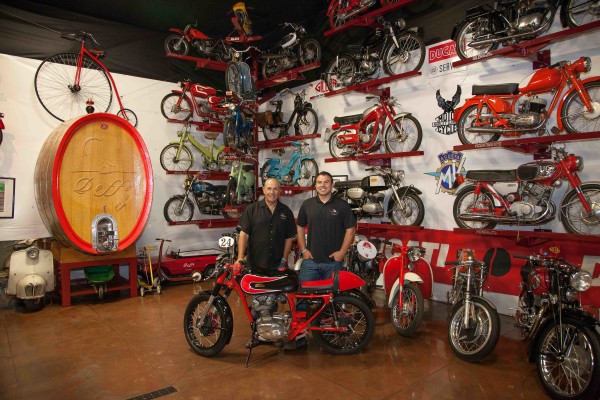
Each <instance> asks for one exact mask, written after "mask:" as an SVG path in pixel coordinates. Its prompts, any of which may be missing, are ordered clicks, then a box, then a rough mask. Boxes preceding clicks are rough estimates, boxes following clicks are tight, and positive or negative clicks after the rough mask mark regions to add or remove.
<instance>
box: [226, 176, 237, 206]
mask: <svg viewBox="0 0 600 400" xmlns="http://www.w3.org/2000/svg"><path fill="white" fill-rule="evenodd" d="M236 189H237V180H236V179H235V178H229V182H227V191H226V192H225V193H226V194H225V205H228V206H233V205H237V204H238V201H237V194H236Z"/></svg>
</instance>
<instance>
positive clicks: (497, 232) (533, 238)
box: [454, 228, 599, 247]
mask: <svg viewBox="0 0 600 400" xmlns="http://www.w3.org/2000/svg"><path fill="white" fill-rule="evenodd" d="M454 233H460V234H465V235H479V236H495V237H504V238H514V239H515V242H516V243H517V244H519V245H521V246H526V247H532V246H537V245H540V244H543V243H546V242H550V241H553V240H555V241H562V240H564V241H577V242H588V243H593V242H596V243H597V242H598V240H599V239H598V236H594V235H576V234H573V233H555V232H551V231H549V230H541V231H516V230H501V229H465V228H454Z"/></svg>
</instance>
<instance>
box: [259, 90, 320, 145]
mask: <svg viewBox="0 0 600 400" xmlns="http://www.w3.org/2000/svg"><path fill="white" fill-rule="evenodd" d="M284 94H291V95H293V96H294V111H293V112H292V114H291V115H290V118H289V119H288V120H287V122H285V121H284V120H283V113H282V112H281V106H282V105H283V100H275V101H271V102H270V104H271V105H272V106H275V111H271V110H266V111H264V112H260V113H257V114H256V123H257V125H258V126H259V127H260V128H261V129H262V131H263V135H264V137H265V140H274V139H279V138H281V137H283V136H286V135H288V134H289V133H290V127H293V132H292V136H301V135H314V134H316V133H317V131H318V129H319V117H318V116H317V113H316V112H315V110H313V108H312V104H311V103H309V102H308V101H304V97H305V96H306V89H303V90H302V91H301V92H298V93H294V92H292V91H291V90H290V89H288V88H285V89H283V90H282V91H281V93H279V95H280V96H282V95H284Z"/></svg>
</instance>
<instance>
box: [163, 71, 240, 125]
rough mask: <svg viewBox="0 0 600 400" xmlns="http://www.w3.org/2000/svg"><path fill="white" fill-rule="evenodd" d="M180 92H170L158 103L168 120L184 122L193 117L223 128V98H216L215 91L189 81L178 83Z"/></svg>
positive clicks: (226, 110)
mask: <svg viewBox="0 0 600 400" xmlns="http://www.w3.org/2000/svg"><path fill="white" fill-rule="evenodd" d="M179 85H180V86H181V90H172V91H171V93H169V94H168V95H166V96H165V97H163V99H162V101H161V102H160V111H161V113H162V115H163V117H165V118H166V119H168V120H172V121H180V122H184V121H187V120H188V119H191V118H193V117H194V114H195V115H197V116H198V117H201V118H208V119H209V120H213V121H214V122H215V123H218V124H220V125H221V128H222V126H223V122H222V121H221V120H220V119H219V116H220V115H226V114H227V113H228V111H229V109H228V108H227V107H226V106H225V104H224V101H225V97H223V96H217V90H216V89H215V88H212V87H210V86H203V85H200V84H198V83H192V81H191V80H189V79H186V80H185V81H182V82H179Z"/></svg>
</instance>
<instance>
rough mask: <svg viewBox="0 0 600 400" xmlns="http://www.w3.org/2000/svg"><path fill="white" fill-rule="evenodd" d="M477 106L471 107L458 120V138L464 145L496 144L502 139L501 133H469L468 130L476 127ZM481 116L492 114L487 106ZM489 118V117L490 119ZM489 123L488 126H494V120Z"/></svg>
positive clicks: (483, 108)
mask: <svg viewBox="0 0 600 400" xmlns="http://www.w3.org/2000/svg"><path fill="white" fill-rule="evenodd" d="M477 113H478V112H477V105H472V106H469V107H468V108H467V109H466V110H465V111H464V112H463V113H462V114H461V116H460V118H459V119H458V123H457V124H456V130H457V133H458V138H459V139H460V142H461V143H462V144H476V143H487V142H495V141H496V140H498V139H500V134H499V133H489V134H488V133H479V132H467V131H466V128H468V127H472V126H474V125H475V121H476V120H477ZM481 114H491V113H490V112H489V111H488V107H487V106H483V107H482V109H481ZM488 118H489V117H488ZM486 122H488V126H490V127H491V126H492V124H493V122H494V121H493V119H490V120H489V121H486Z"/></svg>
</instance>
